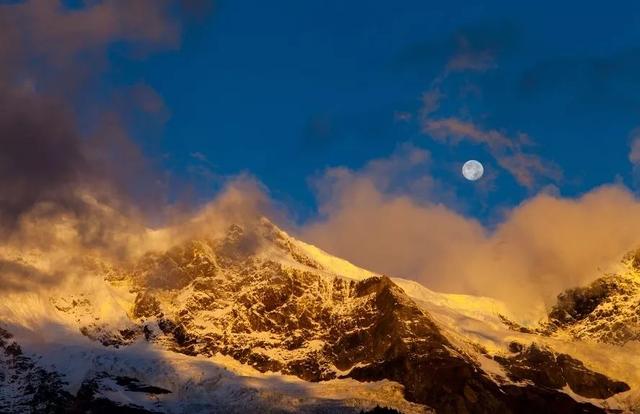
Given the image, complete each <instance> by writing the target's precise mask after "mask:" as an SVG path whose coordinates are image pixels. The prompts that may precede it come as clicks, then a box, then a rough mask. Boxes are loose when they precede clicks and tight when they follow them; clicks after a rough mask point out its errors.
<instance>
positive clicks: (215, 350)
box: [0, 219, 640, 413]
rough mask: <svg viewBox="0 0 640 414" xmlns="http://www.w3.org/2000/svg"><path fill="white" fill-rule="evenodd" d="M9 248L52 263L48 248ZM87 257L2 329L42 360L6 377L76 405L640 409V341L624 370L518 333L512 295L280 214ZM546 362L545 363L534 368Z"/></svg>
mask: <svg viewBox="0 0 640 414" xmlns="http://www.w3.org/2000/svg"><path fill="white" fill-rule="evenodd" d="M3 253H4V258H5V260H7V261H10V263H20V266H27V267H28V268H29V269H38V270H39V271H41V272H49V271H50V270H51V263H50V260H49V259H48V258H47V257H42V256H38V255H37V254H31V253H26V252H12V253H11V254H8V253H7V252H3ZM80 263H81V264H80V265H77V266H76V267H75V268H74V272H75V273H77V274H79V275H82V276H81V277H69V278H65V279H62V281H61V282H60V283H57V284H54V285H51V286H47V287H46V288H44V289H42V290H36V291H33V290H29V291H12V292H11V293H3V297H2V301H0V327H2V328H4V329H6V330H7V331H8V332H11V334H13V337H12V338H11V339H10V341H15V342H16V343H18V344H20V347H21V349H22V351H23V356H22V357H21V358H26V359H28V361H29V363H28V364H26V365H25V366H29V367H31V368H29V369H27V368H25V369H24V370H23V371H24V372H17V371H16V368H15V363H14V362H13V359H11V358H13V357H11V356H10V355H8V354H7V355H8V356H7V358H8V359H7V360H6V361H5V363H4V366H3V365H1V364H0V368H2V369H3V370H4V371H0V374H2V372H5V375H4V379H5V382H6V381H7V380H6V379H7V378H11V377H12V376H16V377H19V378H23V379H25V378H26V379H25V380H22V382H19V381H18V383H20V384H23V383H24V382H25V381H26V382H27V383H28V382H29V380H28V379H29V378H32V377H33V376H32V375H31V374H29V372H32V371H33V370H34V369H40V370H43V371H42V372H41V373H40V374H38V375H40V376H42V377H43V378H49V377H48V376H47V375H53V377H52V378H54V379H56V381H58V382H59V383H58V382H55V381H54V382H55V384H54V385H55V387H57V388H55V392H56V393H61V394H60V395H62V396H59V397H56V398H59V399H60V401H61V402H60V404H67V405H69V404H75V405H76V406H77V405H78V404H80V406H85V407H86V406H91V407H94V406H93V405H91V404H94V405H95V404H119V405H120V406H122V407H124V406H127V407H129V408H130V409H132V410H135V409H139V410H147V411H160V412H176V413H178V412H251V411H265V412H359V410H360V409H371V408H373V407H375V406H376V405H381V406H389V407H393V408H395V409H397V410H399V411H400V412H406V413H419V412H430V411H432V409H431V408H429V407H439V409H440V410H442V411H443V412H447V411H448V410H451V409H453V408H452V407H461V406H466V407H476V408H474V410H476V411H477V412H485V410H492V411H493V412H527V410H534V409H538V408H536V407H540V406H539V404H540V401H543V402H544V403H545V404H547V402H546V401H548V404H549V407H556V408H557V407H564V408H563V409H568V410H569V411H567V412H574V411H571V410H577V411H575V412H599V411H598V410H600V408H598V407H618V408H623V409H630V408H631V407H637V406H638V401H639V398H638V393H637V391H636V389H637V387H638V386H639V385H640V378H638V376H637V374H630V372H631V371H633V372H637V371H638V370H634V368H635V367H638V366H640V364H638V363H637V361H636V359H635V357H633V358H630V356H631V355H632V354H633V353H634V352H635V351H636V349H635V348H633V347H632V346H629V347H625V349H624V350H623V351H622V352H620V353H619V354H617V355H616V356H615V357H614V358H612V359H611V360H612V361H614V363H612V364H607V363H606V358H605V359H602V358H599V357H594V356H595V355H599V352H600V351H599V350H601V349H602V350H605V349H607V350H608V348H606V346H609V345H604V344H588V345H585V344H582V343H581V342H576V341H575V338H574V337H572V336H571V335H561V334H560V330H558V331H557V332H556V333H554V334H553V335H552V336H551V337H549V336H544V335H540V332H537V331H531V330H530V331H526V330H523V331H518V330H514V327H513V326H512V325H508V324H505V319H504V317H506V318H507V319H510V320H517V319H516V318H515V317H514V316H513V315H511V314H510V313H509V311H508V309H507V308H506V306H505V305H504V304H502V303H500V302H499V301H496V300H493V299H490V298H482V297H473V296H467V295H452V294H440V293H436V292H433V291H431V290H429V289H427V288H425V287H423V286H421V285H420V284H418V283H417V282H414V281H409V280H404V279H398V278H391V279H389V278H386V277H382V276H381V275H376V274H374V273H373V272H370V271H367V270H365V269H361V268H359V267H357V266H355V265H353V264H351V263H349V262H347V261H345V260H342V259H339V258H336V257H334V256H332V255H330V254H328V253H326V252H324V251H322V250H320V249H318V248H316V247H314V246H311V245H309V244H306V243H304V242H301V241H298V240H296V239H294V238H293V237H291V236H289V235H288V234H286V233H285V232H283V231H281V230H280V229H278V228H277V227H276V226H275V225H273V224H272V223H271V222H269V221H268V220H266V219H262V220H261V221H260V222H259V224H258V225H257V226H255V227H254V228H252V229H250V230H247V229H246V228H243V227H242V226H238V225H233V226H231V227H229V229H228V231H227V232H226V233H224V234H222V235H220V236H216V237H214V238H210V239H199V240H189V241H186V242H180V243H178V244H177V245H175V246H174V247H172V248H170V249H168V250H153V251H149V252H148V253H146V254H144V255H142V256H141V257H140V258H139V259H137V260H136V261H134V262H131V263H116V262H113V263H112V262H110V261H109V260H107V259H105V258H103V257H102V258H99V257H83V258H82V260H81V261H80ZM78 266H79V267H78ZM0 271H2V268H0ZM527 332H528V333H527ZM513 343H516V344H517V346H516V345H513ZM536 355H538V356H540V355H542V356H543V357H544V358H547V359H546V362H545V364H544V366H542V367H537V368H535V369H533V371H532V370H529V369H528V368H527V370H524V371H523V364H524V366H527V367H528V366H529V365H528V364H533V363H534V362H532V361H533V360H530V359H531V358H533V357H535V356H536ZM569 355H571V357H569ZM625 356H626V358H625ZM572 358H577V359H578V360H579V361H578V360H576V361H574V359H572ZM567 361H568V362H567ZM29 364H31V365H29ZM29 370H31V371H29ZM10 372H11V373H12V375H8V373H10ZM30 375H31V376H30ZM541 375H542V377H544V376H545V375H546V376H548V375H552V376H554V375H555V380H554V382H553V383H552V384H551V386H548V385H545V383H544V381H543V380H540V378H541V377H540V376H541ZM2 378H3V377H2V376H1V375H0V379H2ZM593 378H596V379H597V381H596V382H597V383H596V384H595V385H594V384H593ZM434 379H435V380H434ZM34 381H35V380H34ZM47 381H49V382H51V381H52V380H51V379H47ZM7 384H8V383H7ZM629 386H630V387H631V390H630V391H627V389H628V387H629ZM7 389H12V388H11V387H9V388H7ZM16 389H21V388H19V387H18V388H16ZM65 393H66V394H65ZM18 394H19V392H18V391H15V392H14V393H13V394H12V395H8V394H7V395H2V394H0V399H2V400H0V401H2V402H4V403H6V402H7V401H9V403H10V404H13V403H14V402H15V401H17V398H18ZM594 396H597V398H594ZM14 400H15V401H14ZM582 403H584V404H582ZM586 403H588V404H586ZM82 404H84V405H82ZM535 404H538V406H536V405H535ZM136 407H137V408H136ZM491 407H493V408H491ZM501 407H502V408H501ZM94 408H95V407H94ZM469 409H471V408H469ZM558 409H559V408H558ZM216 410H217V411H216ZM456 410H457V408H456ZM496 410H497V411H496ZM523 410H524V411H523ZM132 412H133V411H132ZM529 412H535V411H529Z"/></svg>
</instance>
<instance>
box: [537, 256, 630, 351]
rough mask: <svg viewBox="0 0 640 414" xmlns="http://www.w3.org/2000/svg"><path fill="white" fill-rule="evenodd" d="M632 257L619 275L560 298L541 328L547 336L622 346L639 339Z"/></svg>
mask: <svg viewBox="0 0 640 414" xmlns="http://www.w3.org/2000/svg"><path fill="white" fill-rule="evenodd" d="M637 260H638V259H637V258H636V255H635V254H632V255H629V256H627V258H626V259H625V260H624V262H623V265H624V266H625V267H626V268H623V270H622V271H621V272H620V273H616V274H610V275H607V276H605V277H602V278H600V279H597V280H595V281H594V282H593V283H591V284H590V285H588V286H586V287H578V288H574V289H569V290H567V291H565V292H563V293H561V294H560V295H558V300H557V303H556V305H555V306H554V307H553V309H552V310H551V312H550V313H549V322H548V324H547V325H546V326H545V331H546V332H547V333H548V334H558V333H560V334H568V335H570V336H571V337H573V338H576V339H582V340H590V341H596V342H604V343H610V344H615V345H624V344H625V343H627V342H629V341H637V340H640V277H639V276H638V275H639V274H638V264H637Z"/></svg>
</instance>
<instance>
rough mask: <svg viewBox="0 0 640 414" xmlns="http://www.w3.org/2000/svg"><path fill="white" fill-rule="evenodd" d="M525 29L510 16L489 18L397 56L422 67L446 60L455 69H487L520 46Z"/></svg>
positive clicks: (406, 63) (400, 63)
mask: <svg viewBox="0 0 640 414" xmlns="http://www.w3.org/2000/svg"><path fill="white" fill-rule="evenodd" d="M520 40H521V33H520V31H519V30H518V28H517V27H516V26H515V25H514V24H513V23H512V22H510V21H508V20H486V21H481V22H476V23H474V24H470V25H466V26H462V27H460V28H458V29H456V30H454V31H453V32H451V34H449V36H447V37H445V38H440V39H436V40H431V41H426V42H420V43H416V44H414V45H412V46H410V47H408V48H407V49H405V50H404V51H403V52H401V53H400V55H399V56H398V58H397V61H396V64H397V65H398V66H399V67H416V66H418V67H420V66H424V65H434V66H435V67H438V66H440V65H442V64H443V63H444V62H446V63H447V66H448V68H449V69H450V70H452V71H457V70H470V69H473V70H486V69H489V68H491V67H493V65H494V61H495V60H496V59H497V58H499V57H504V56H506V55H508V54H510V53H513V52H514V51H515V50H517V48H518V45H519V44H520Z"/></svg>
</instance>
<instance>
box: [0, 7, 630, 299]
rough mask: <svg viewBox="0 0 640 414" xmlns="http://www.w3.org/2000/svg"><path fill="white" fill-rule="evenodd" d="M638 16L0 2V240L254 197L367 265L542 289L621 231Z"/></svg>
mask: <svg viewBox="0 0 640 414" xmlns="http://www.w3.org/2000/svg"><path fill="white" fill-rule="evenodd" d="M639 19H640V6H638V5H637V4H635V3H634V2H631V1H619V2H616V3H615V7H612V6H611V7H604V6H603V5H602V3H600V2H571V1H566V2H562V3H561V4H557V2H550V1H538V2H513V1H471V0H469V1H450V2H425V1H409V0H407V1H401V2H392V3H390V2H381V1H368V2H345V1H333V0H330V1H322V2H311V1H306V2H299V1H276V2H258V1H246V0H234V1H229V0H219V1H216V2H215V3H214V2H211V1H207V0H138V1H136V2H133V3H132V2H124V1H121V0H59V1H38V0H23V1H20V0H11V1H7V0H0V61H2V65H0V108H1V110H0V258H1V256H2V251H3V249H4V248H9V247H8V246H12V247H11V248H14V249H15V248H17V249H19V250H25V251H26V249H27V248H34V249H40V250H43V249H44V250H47V251H54V250H55V251H58V252H68V251H72V252H75V253H79V252H83V254H84V253H87V254H89V253H91V254H98V253H100V254H109V255H111V256H114V257H118V258H122V260H125V259H126V258H128V257H129V256H132V255H135V254H140V252H143V251H144V250H145V249H147V248H151V247H152V246H150V245H145V244H144V243H142V240H146V239H145V237H146V236H145V234H146V231H147V229H149V228H152V229H158V228H167V226H173V227H171V228H172V229H174V228H182V229H183V230H184V232H183V235H182V236H181V237H176V240H183V239H184V238H185V237H187V236H193V235H194V234H196V233H197V232H196V233H194V230H193V228H194V226H195V227H199V226H200V225H201V224H203V223H205V222H207V221H210V222H228V221H229V217H233V220H245V219H246V217H248V216H257V215H266V216H269V217H271V218H272V219H273V220H274V221H276V222H277V223H278V224H280V225H281V226H282V227H283V228H285V229H286V230H287V231H289V232H290V233H291V234H294V235H295V236H297V237H300V238H301V239H303V240H305V241H308V242H310V243H313V244H316V245H318V246H319V247H321V248H323V249H325V250H327V251H329V252H330V253H333V254H336V255H338V256H340V257H344V258H346V259H348V260H351V261H353V262H354V263H356V264H358V265H360V266H363V267H366V268H368V269H371V270H372V271H375V272H379V273H385V274H389V275H392V276H402V277H407V278H411V279H415V280H418V281H420V282H421V283H424V284H425V285H426V286H428V287H430V288H433V289H436V290H441V291H447V292H457V293H472V294H481V295H488V296H494V297H498V298H500V299H503V300H505V301H508V302H509V303H511V304H514V305H517V304H519V303H529V302H527V301H526V300H525V299H527V300H530V299H531V297H532V296H534V295H537V298H538V299H540V300H541V301H542V302H543V303H544V304H545V305H547V306H548V305H549V304H550V303H552V301H553V298H554V297H555V295H557V294H558V293H559V292H560V291H562V289H566V288H570V287H574V286H578V285H582V284H585V283H588V282H590V281H592V280H593V279H594V278H595V277H597V276H598V275H599V274H601V273H602V272H603V270H604V269H608V267H609V266H610V265H611V264H612V263H616V261H617V260H619V258H620V257H621V256H622V254H624V253H625V252H627V251H629V250H631V249H633V248H636V247H638V246H640V201H639V199H638V191H640V188H639V187H638V186H639V185H640V179H639V178H640V129H639V128H640V122H639V120H638V115H639V111H640V99H639V98H638V96H640V95H639V94H638V92H640V24H638V23H640V22H639V21H638V20H639ZM468 159H476V160H479V161H480V162H482V163H483V165H484V167H485V175H484V176H483V178H482V179H480V180H478V181H475V182H470V181H467V180H465V179H464V178H463V177H462V175H461V172H460V169H461V167H462V164H463V163H464V162H465V161H466V160H468ZM211 212H214V213H211ZM222 216H225V217H226V218H227V219H226V220H222V218H221V217H222ZM194 223H198V224H197V225H194ZM181 226H182V227H181ZM201 227H202V228H203V229H206V228H209V227H208V226H205V225H202V226H201ZM173 232H174V230H172V233H173ZM178 233H179V232H177V233H176V234H178ZM198 234H199V235H200V236H202V234H200V233H198ZM69 249H71V250H69ZM67 256H68V255H67ZM65 257H66V256H65ZM61 263H66V262H64V261H62V262H61ZM68 270H69V268H66V267H64V266H63V265H60V269H55V271H54V272H53V273H52V274H53V275H54V276H52V277H53V278H54V279H55V278H56V277H59V275H62V274H65V271H68ZM41 276H42V275H39V276H38V277H36V278H35V279H34V280H35V281H36V282H37V281H39V280H45V279H46V278H45V277H43V276H42V277H41ZM1 277H2V276H1V275H0V278H1ZM20 280H22V278H21V279H20ZM38 283H39V282H38Z"/></svg>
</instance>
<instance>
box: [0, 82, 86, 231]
mask: <svg viewBox="0 0 640 414" xmlns="http://www.w3.org/2000/svg"><path fill="white" fill-rule="evenodd" d="M0 108H2V110H1V111H0V131H1V132H0V148H2V151H0V188H1V189H2V191H0V224H3V225H4V226H3V227H5V226H10V225H11V224H12V223H15V221H16V220H17V218H18V217H19V216H20V214H22V213H23V212H25V211H28V210H29V209H31V208H33V207H34V205H35V204H36V203H38V202H40V201H44V200H49V201H55V202H59V203H61V204H63V205H65V207H67V208H71V207H73V206H72V204H75V203H74V201H73V200H74V198H75V197H74V195H73V192H74V190H75V188H76V187H77V186H78V185H79V184H80V183H81V182H83V181H86V180H89V179H90V177H91V176H93V171H92V169H91V167H90V163H89V162H88V159H87V158H86V154H85V148H84V146H83V142H82V140H81V139H80V137H79V136H78V135H77V133H76V131H75V126H74V124H73V118H72V116H71V115H70V114H69V113H68V111H66V110H65V108H64V104H63V103H61V102H59V101H58V100H55V99H47V98H43V97H40V96H37V95H34V94H30V93H21V92H15V91H11V90H9V89H8V88H2V89H0Z"/></svg>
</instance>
